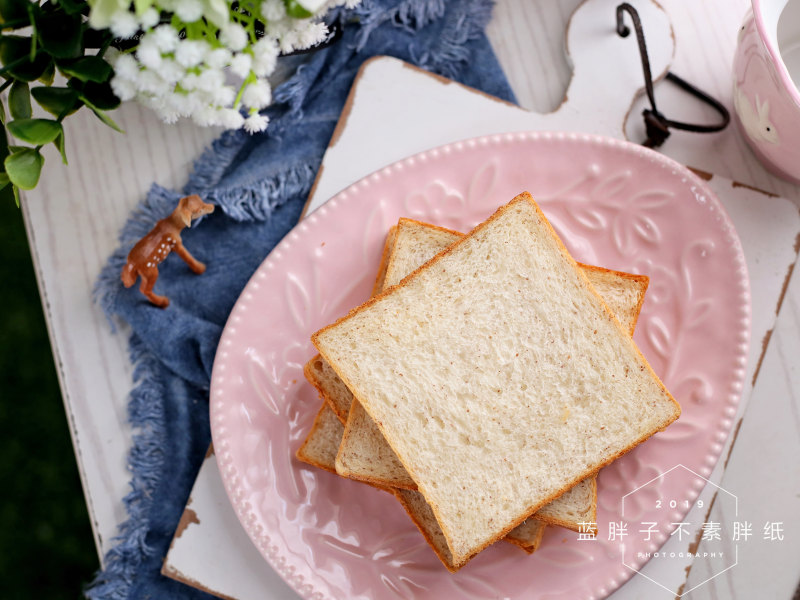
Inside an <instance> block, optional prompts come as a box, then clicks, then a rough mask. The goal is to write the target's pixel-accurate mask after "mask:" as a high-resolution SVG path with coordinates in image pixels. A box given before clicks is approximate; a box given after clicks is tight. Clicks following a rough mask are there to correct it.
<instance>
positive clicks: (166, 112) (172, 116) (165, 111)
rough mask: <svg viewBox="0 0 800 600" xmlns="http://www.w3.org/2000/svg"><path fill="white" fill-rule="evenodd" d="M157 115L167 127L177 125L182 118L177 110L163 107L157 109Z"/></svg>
mask: <svg viewBox="0 0 800 600" xmlns="http://www.w3.org/2000/svg"><path fill="white" fill-rule="evenodd" d="M156 113H157V114H158V116H159V117H161V120H162V121H164V123H166V124H167V125H172V124H173V123H177V121H178V119H179V118H180V116H181V115H180V113H179V112H178V111H177V110H174V109H172V108H169V107H166V106H162V107H161V108H157V109H156Z"/></svg>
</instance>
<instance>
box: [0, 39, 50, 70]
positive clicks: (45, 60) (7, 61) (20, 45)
mask: <svg viewBox="0 0 800 600" xmlns="http://www.w3.org/2000/svg"><path fill="white" fill-rule="evenodd" d="M31 47H32V46H31V38H26V37H20V36H18V35H4V36H2V37H0V63H2V64H3V67H4V68H8V67H9V65H11V64H12V63H13V65H14V66H13V67H11V68H9V69H8V71H7V73H8V74H10V75H11V76H12V77H14V79H19V80H20V81H35V80H37V79H39V77H41V76H42V74H43V73H44V72H45V70H46V69H47V66H48V65H49V64H50V62H51V58H50V57H49V56H48V55H47V54H45V53H44V52H41V53H39V55H38V56H37V57H36V58H35V59H34V60H33V61H31V59H30V51H31Z"/></svg>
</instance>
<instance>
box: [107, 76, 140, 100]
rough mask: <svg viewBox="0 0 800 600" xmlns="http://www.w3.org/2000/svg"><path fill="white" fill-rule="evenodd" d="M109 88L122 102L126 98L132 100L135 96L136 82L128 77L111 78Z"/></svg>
mask: <svg viewBox="0 0 800 600" xmlns="http://www.w3.org/2000/svg"><path fill="white" fill-rule="evenodd" d="M111 89H112V91H113V92H114V95H115V96H116V97H117V98H119V99H120V100H122V101H123V102H125V101H126V100H133V98H134V97H135V96H136V84H135V83H134V82H133V81H131V80H130V79H124V78H122V77H114V78H112V79H111Z"/></svg>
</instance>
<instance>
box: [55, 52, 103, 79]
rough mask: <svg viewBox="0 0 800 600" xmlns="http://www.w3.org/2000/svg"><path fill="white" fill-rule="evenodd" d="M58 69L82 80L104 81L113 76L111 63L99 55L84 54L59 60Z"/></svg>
mask: <svg viewBox="0 0 800 600" xmlns="http://www.w3.org/2000/svg"><path fill="white" fill-rule="evenodd" d="M57 64H58V70H59V71H61V72H62V73H63V74H64V75H67V76H69V77H74V78H76V79H79V80H80V81H94V82H95V83H102V82H104V81H107V80H108V79H109V78H110V77H111V73H112V70H111V65H110V64H108V63H107V62H106V61H104V60H103V59H102V58H100V57H97V56H84V57H82V58H76V59H75V60H69V61H63V62H59V63H57Z"/></svg>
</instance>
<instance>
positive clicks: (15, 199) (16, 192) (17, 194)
mask: <svg viewBox="0 0 800 600" xmlns="http://www.w3.org/2000/svg"><path fill="white" fill-rule="evenodd" d="M11 189H12V190H14V202H16V203H17V208H19V188H18V187H17V186H15V185H12V186H11Z"/></svg>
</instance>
